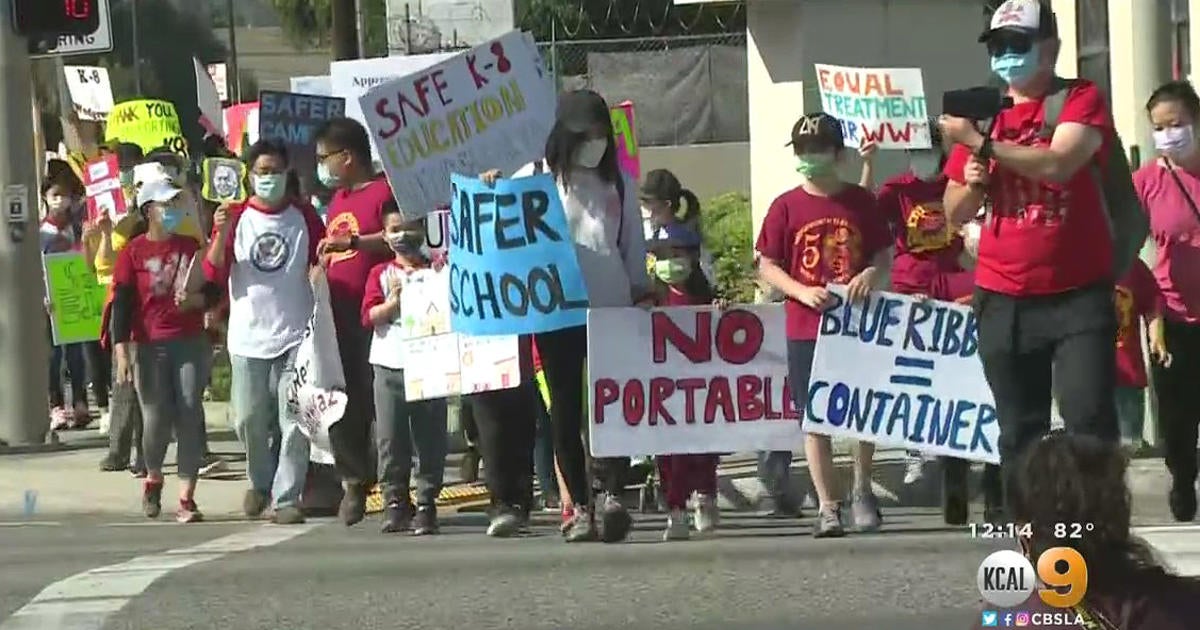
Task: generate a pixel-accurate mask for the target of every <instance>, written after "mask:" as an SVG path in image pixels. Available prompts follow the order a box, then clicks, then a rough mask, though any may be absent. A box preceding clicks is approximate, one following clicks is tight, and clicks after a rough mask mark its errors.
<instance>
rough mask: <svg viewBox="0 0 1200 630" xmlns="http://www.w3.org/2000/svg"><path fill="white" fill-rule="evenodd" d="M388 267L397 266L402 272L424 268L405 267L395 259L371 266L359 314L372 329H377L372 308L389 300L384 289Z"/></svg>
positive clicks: (364, 323)
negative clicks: (372, 320) (373, 320)
mask: <svg viewBox="0 0 1200 630" xmlns="http://www.w3.org/2000/svg"><path fill="white" fill-rule="evenodd" d="M388 267H395V268H396V269H399V270H400V271H401V272H403V271H405V270H406V269H407V270H408V273H412V272H414V271H417V270H418V269H422V268H421V267H408V268H406V267H403V266H401V265H400V263H398V262H396V261H395V260H394V259H393V260H388V261H385V262H381V263H379V264H378V265H375V266H374V267H371V270H370V271H369V272H367V282H366V285H365V286H364V291H363V299H362V308H361V309H360V311H359V316H360V317H361V318H362V325H363V326H364V327H366V328H368V329H370V330H375V324H373V323H372V322H371V309H373V308H375V307H376V306H379V305H380V304H383V303H384V302H386V301H387V293H386V292H385V291H384V290H383V280H382V278H383V274H384V272H386V271H387V270H388ZM389 277H390V276H389ZM398 277H399V276H398Z"/></svg>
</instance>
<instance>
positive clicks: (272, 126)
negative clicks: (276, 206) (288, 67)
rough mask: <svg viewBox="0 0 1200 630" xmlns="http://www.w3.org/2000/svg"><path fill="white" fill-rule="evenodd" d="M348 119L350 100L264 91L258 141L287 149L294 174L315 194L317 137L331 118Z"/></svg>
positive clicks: (259, 106)
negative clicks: (275, 144) (313, 188)
mask: <svg viewBox="0 0 1200 630" xmlns="http://www.w3.org/2000/svg"><path fill="white" fill-rule="evenodd" d="M345 115H346V99H343V98H335V97H329V96H313V95H311V94H296V93H293V92H274V91H270V90H264V91H262V92H260V93H259V95H258V137H259V138H261V139H263V140H274V141H276V142H280V143H282V144H283V145H285V146H286V147H287V151H288V159H289V161H290V162H291V166H292V170H294V171H295V172H296V174H297V175H299V176H300V181H302V182H304V183H305V184H306V186H305V189H306V190H311V185H312V183H313V182H314V181H315V178H316V168H317V164H316V155H315V153H314V151H315V150H316V134H317V130H318V129H320V128H321V125H323V124H325V121H327V120H329V119H330V118H341V117H343V116H345Z"/></svg>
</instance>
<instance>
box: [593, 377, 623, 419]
mask: <svg viewBox="0 0 1200 630" xmlns="http://www.w3.org/2000/svg"><path fill="white" fill-rule="evenodd" d="M620 396H621V386H620V385H618V384H617V382H616V381H615V380H613V379H611V378H598V379H596V384H595V385H594V386H593V387H592V410H593V411H592V417H593V418H595V420H594V422H595V423H596V424H604V408H605V407H607V406H608V405H610V404H612V403H615V402H617V398H619V397H620Z"/></svg>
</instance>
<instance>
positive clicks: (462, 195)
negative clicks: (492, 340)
mask: <svg viewBox="0 0 1200 630" xmlns="http://www.w3.org/2000/svg"><path fill="white" fill-rule="evenodd" d="M450 182H451V184H452V186H451V187H452V192H453V197H452V201H451V209H450V256H449V258H450V313H451V317H450V327H451V328H452V329H453V330H454V331H455V332H458V333H463V334H467V335H524V334H531V333H539V332H549V331H551V330H559V329H561V328H568V327H571V326H581V325H583V324H585V323H586V322H587V309H588V300H587V290H586V287H585V285H584V283H583V274H582V273H581V272H580V269H579V260H578V259H577V257H576V255H575V243H574V241H573V240H572V239H571V232H570V228H568V226H567V217H566V214H565V213H564V211H563V206H562V201H561V199H559V195H558V188H557V186H556V185H555V183H554V179H553V177H551V176H550V175H545V174H543V175H535V176H533V177H522V178H518V179H501V180H497V181H496V183H495V185H494V186H488V185H487V184H484V183H483V182H482V181H480V180H478V179H476V178H473V177H466V176H463V175H457V174H455V175H452V176H451V178H450Z"/></svg>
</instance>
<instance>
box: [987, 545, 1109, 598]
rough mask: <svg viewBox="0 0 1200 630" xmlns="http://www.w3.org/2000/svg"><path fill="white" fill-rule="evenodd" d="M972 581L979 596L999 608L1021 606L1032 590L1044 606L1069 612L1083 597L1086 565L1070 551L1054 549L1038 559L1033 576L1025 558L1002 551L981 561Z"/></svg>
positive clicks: (1015, 553) (1011, 552)
mask: <svg viewBox="0 0 1200 630" xmlns="http://www.w3.org/2000/svg"><path fill="white" fill-rule="evenodd" d="M976 581H977V583H978V586H979V594H980V595H982V596H983V598H984V599H985V600H987V601H988V602H990V603H992V604H994V605H996V606H999V607H1001V608H1011V607H1014V606H1020V605H1021V604H1024V603H1025V602H1026V600H1028V599H1029V596H1030V595H1032V594H1033V591H1034V589H1037V592H1038V597H1040V598H1041V600H1042V602H1043V603H1045V604H1046V605H1047V606H1053V607H1054V608H1072V607H1074V606H1076V605H1078V604H1079V603H1080V602H1082V601H1083V597H1084V596H1085V595H1087V588H1088V568H1087V561H1086V560H1084V559H1083V556H1082V555H1081V554H1080V553H1079V552H1078V551H1076V550H1075V549H1073V548H1071V547H1054V548H1052V549H1047V550H1046V551H1044V552H1042V555H1041V556H1039V557H1038V561H1037V571H1036V572H1035V571H1034V567H1033V564H1031V563H1030V562H1029V559H1028V558H1026V557H1025V556H1024V555H1022V554H1020V553H1017V552H1016V551H1012V550H1011V549H1005V550H1002V551H997V552H995V553H993V554H991V555H990V556H988V557H987V558H984V560H983V562H981V563H980V564H979V574H978V575H977V578H976ZM1038 582H1041V583H1042V584H1044V585H1045V586H1038Z"/></svg>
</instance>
